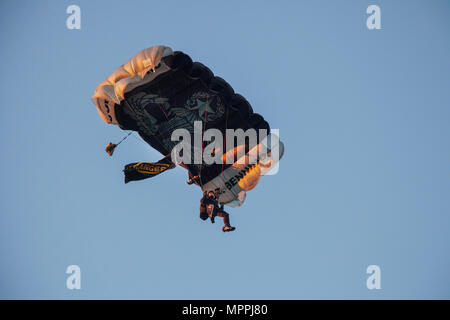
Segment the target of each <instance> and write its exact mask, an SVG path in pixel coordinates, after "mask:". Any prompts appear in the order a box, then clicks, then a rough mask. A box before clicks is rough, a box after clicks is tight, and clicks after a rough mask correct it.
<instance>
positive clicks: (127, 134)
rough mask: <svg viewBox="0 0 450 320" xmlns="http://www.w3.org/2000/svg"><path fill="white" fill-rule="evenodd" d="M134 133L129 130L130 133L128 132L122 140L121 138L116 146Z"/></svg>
mask: <svg viewBox="0 0 450 320" xmlns="http://www.w3.org/2000/svg"><path fill="white" fill-rule="evenodd" d="M132 133H133V131H130V132H128V134H127V135H126V136H125V137H123V138H122V140H120V141H119V142H118V143H117V144H116V146H118V145H119V144H121V143H122V142H123V141H124V140H125V139H126V138H128V137H129V136H130V135H131V134H132Z"/></svg>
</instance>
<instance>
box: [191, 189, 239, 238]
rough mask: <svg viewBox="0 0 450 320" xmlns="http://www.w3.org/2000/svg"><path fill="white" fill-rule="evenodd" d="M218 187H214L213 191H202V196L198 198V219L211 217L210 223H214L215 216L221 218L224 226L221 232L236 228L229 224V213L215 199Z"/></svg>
mask: <svg viewBox="0 0 450 320" xmlns="http://www.w3.org/2000/svg"><path fill="white" fill-rule="evenodd" d="M219 192H220V189H216V191H215V192H213V191H209V192H206V191H205V192H204V193H203V197H202V198H201V199H200V219H202V220H206V219H208V218H210V219H211V223H214V222H215V221H214V219H215V217H221V218H223V223H224V226H223V227H222V231H223V232H230V231H234V230H235V229H236V228H235V227H232V226H231V225H230V215H229V214H228V213H226V212H225V211H224V210H223V204H222V205H221V206H219V202H218V201H217V195H218V194H219Z"/></svg>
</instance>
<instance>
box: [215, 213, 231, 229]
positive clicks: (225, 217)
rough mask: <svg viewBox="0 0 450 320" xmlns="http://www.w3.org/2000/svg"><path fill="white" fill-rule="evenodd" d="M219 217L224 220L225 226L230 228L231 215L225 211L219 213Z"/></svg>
mask: <svg viewBox="0 0 450 320" xmlns="http://www.w3.org/2000/svg"><path fill="white" fill-rule="evenodd" d="M217 216H218V217H222V218H223V224H224V225H225V227H229V226H230V215H229V214H228V213H226V212H225V211H219V212H217Z"/></svg>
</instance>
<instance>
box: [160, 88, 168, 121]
mask: <svg viewBox="0 0 450 320" xmlns="http://www.w3.org/2000/svg"><path fill="white" fill-rule="evenodd" d="M158 97H161V88H160V87H158ZM158 107H159V109H161V111H162V113H164V116H165V117H166V120H169V117H168V116H167V113H166V111H165V110H164V108H163V107H161V103H159V102H158Z"/></svg>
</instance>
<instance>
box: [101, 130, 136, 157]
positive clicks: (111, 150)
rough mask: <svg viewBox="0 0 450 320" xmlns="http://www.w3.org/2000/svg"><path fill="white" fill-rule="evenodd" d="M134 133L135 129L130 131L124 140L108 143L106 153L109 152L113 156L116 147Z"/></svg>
mask: <svg viewBox="0 0 450 320" xmlns="http://www.w3.org/2000/svg"><path fill="white" fill-rule="evenodd" d="M132 133H133V131H130V132H128V134H127V135H126V136H125V137H123V138H122V140H120V141H119V142H118V143H112V142H110V143H108V144H107V145H106V148H105V151H106V153H107V154H109V156H112V155H113V153H114V150H115V149H116V147H117V146H118V145H119V144H121V143H122V142H123V141H124V140H125V139H126V138H128V137H129V136H130V135H131V134H132Z"/></svg>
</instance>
